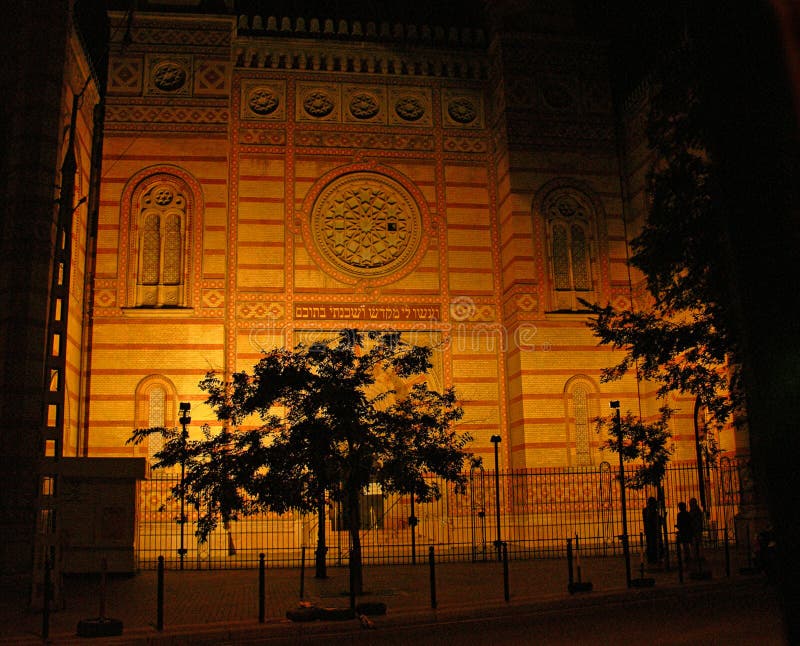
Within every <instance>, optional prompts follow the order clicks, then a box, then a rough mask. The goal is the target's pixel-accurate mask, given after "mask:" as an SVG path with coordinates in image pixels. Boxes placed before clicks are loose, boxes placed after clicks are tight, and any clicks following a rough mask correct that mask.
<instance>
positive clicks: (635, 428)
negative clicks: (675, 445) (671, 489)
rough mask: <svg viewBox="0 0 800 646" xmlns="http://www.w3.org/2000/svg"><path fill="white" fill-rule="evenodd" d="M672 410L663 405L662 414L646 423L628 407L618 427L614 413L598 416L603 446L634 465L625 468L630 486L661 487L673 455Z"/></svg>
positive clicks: (627, 482) (597, 425) (598, 429)
mask: <svg viewBox="0 0 800 646" xmlns="http://www.w3.org/2000/svg"><path fill="white" fill-rule="evenodd" d="M672 413H673V411H672V409H671V408H669V407H667V406H662V408H661V416H660V418H659V419H658V420H657V421H655V422H652V423H650V424H647V423H645V422H643V421H642V420H641V419H639V418H638V417H636V416H635V415H634V414H633V413H631V412H630V411H628V412H627V413H625V415H624V416H622V415H621V416H620V428H619V430H618V429H617V428H616V420H615V418H613V417H611V418H603V417H598V418H597V419H596V420H595V422H596V428H597V432H598V434H599V435H601V436H603V437H605V438H606V439H605V440H604V441H603V443H602V444H601V446H600V450H608V451H613V452H614V453H616V454H617V455H619V454H620V453H621V454H622V460H623V462H627V463H633V464H634V465H635V467H634V470H633V471H632V472H630V471H626V472H625V483H624V484H625V486H626V487H628V488H629V489H643V488H644V487H647V486H651V487H656V488H659V490H660V488H661V484H662V481H663V479H664V474H665V473H666V469H667V463H668V462H669V458H670V455H672V449H671V448H670V447H669V446H668V442H669V440H670V438H671V437H672V435H671V433H670V432H669V424H668V422H669V418H670V417H671V416H672ZM620 435H621V436H622V437H620Z"/></svg>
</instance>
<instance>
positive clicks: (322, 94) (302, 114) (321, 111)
mask: <svg viewBox="0 0 800 646" xmlns="http://www.w3.org/2000/svg"><path fill="white" fill-rule="evenodd" d="M295 105H296V108H295V119H296V120H297V121H334V122H337V121H338V122H340V121H341V120H342V99H341V93H340V88H339V86H338V85H335V84H331V83H298V84H297V100H296V102H295Z"/></svg>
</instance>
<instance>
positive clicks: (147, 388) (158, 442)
mask: <svg viewBox="0 0 800 646" xmlns="http://www.w3.org/2000/svg"><path fill="white" fill-rule="evenodd" d="M134 400H135V411H134V428H155V427H164V428H172V427H174V426H175V425H176V424H177V419H176V416H177V411H176V409H177V406H178V395H177V391H176V390H175V386H174V384H173V383H172V382H171V381H170V380H169V379H168V378H167V377H165V376H164V375H157V374H156V375H149V376H147V377H145V378H144V379H142V380H141V381H140V382H139V384H138V385H137V386H136V392H135V393H134ZM163 445H164V441H163V437H162V436H161V435H160V434H153V435H150V436H148V438H147V440H146V441H145V442H143V443H142V444H141V445H140V447H138V448H137V455H142V456H144V455H146V456H147V457H148V458H149V459H150V460H152V459H153V456H154V455H155V454H156V453H158V452H159V451H160V450H161V448H162V447H163Z"/></svg>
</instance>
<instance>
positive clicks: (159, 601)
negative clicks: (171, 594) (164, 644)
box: [156, 556, 164, 631]
mask: <svg viewBox="0 0 800 646" xmlns="http://www.w3.org/2000/svg"><path fill="white" fill-rule="evenodd" d="M156 605H157V610H156V630H159V631H161V630H164V557H163V556H159V557H158V577H157V583H156Z"/></svg>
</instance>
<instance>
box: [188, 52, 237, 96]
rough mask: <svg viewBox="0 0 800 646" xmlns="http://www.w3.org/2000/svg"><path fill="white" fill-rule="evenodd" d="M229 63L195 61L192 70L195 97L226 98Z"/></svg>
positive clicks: (229, 73) (228, 83) (228, 82)
mask: <svg viewBox="0 0 800 646" xmlns="http://www.w3.org/2000/svg"><path fill="white" fill-rule="evenodd" d="M230 76H231V64H230V62H229V61H219V60H208V59H204V60H196V61H195V68H194V93H195V96H227V94H228V91H229V89H230Z"/></svg>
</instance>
